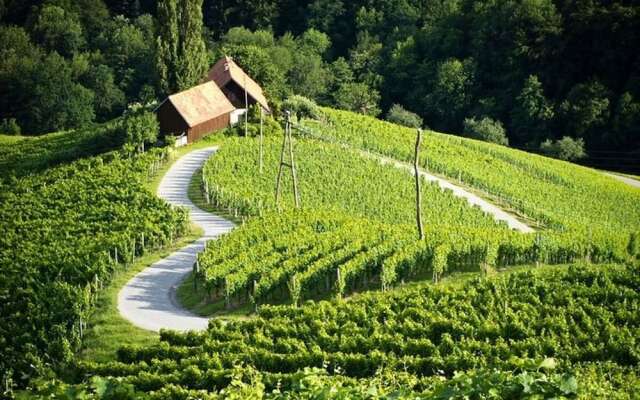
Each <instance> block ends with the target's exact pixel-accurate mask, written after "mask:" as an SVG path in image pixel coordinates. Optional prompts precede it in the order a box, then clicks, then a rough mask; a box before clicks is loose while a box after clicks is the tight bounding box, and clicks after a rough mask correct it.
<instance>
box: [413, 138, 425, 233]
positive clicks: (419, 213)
mask: <svg viewBox="0 0 640 400" xmlns="http://www.w3.org/2000/svg"><path fill="white" fill-rule="evenodd" d="M421 140H422V129H420V128H418V135H417V137H416V154H415V158H414V160H413V171H414V176H415V178H416V222H417V224H418V237H419V238H420V240H423V239H424V228H423V227H422V207H421V203H422V201H421V196H420V171H419V170H418V159H419V156H420V141H421Z"/></svg>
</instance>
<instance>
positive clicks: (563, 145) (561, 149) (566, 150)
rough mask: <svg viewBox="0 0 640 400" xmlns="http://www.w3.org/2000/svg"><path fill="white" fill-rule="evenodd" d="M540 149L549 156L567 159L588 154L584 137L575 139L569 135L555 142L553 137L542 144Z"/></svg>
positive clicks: (575, 158)
mask: <svg viewBox="0 0 640 400" xmlns="http://www.w3.org/2000/svg"><path fill="white" fill-rule="evenodd" d="M540 151H541V152H542V153H544V154H545V155H547V156H550V157H554V158H559V159H561V160H566V161H573V160H579V159H581V158H584V157H586V156H587V153H586V152H585V151H584V140H583V139H582V138H578V139H573V138H571V137H569V136H565V137H563V138H562V139H560V140H556V141H555V142H554V141H551V139H547V140H545V141H544V142H542V143H541V144H540Z"/></svg>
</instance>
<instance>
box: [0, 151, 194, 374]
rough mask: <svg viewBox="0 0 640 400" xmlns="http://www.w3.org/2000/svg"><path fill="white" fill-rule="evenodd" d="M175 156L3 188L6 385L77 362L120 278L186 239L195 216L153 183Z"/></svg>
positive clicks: (0, 341)
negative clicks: (100, 304)
mask: <svg viewBox="0 0 640 400" xmlns="http://www.w3.org/2000/svg"><path fill="white" fill-rule="evenodd" d="M33 141H35V140H29V141H28V142H29V143H31V142H33ZM166 157H167V152H166V150H164V149H162V150H160V149H158V150H154V151H151V152H148V153H146V154H144V155H139V156H135V157H134V158H132V159H122V158H121V156H120V154H119V153H117V152H114V153H107V154H105V155H103V156H100V157H94V158H89V159H83V160H78V161H74V162H72V163H69V164H67V165H63V166H59V167H55V168H51V169H48V170H46V171H44V172H41V173H35V174H31V175H29V176H25V177H22V178H20V179H16V178H12V179H8V180H7V182H5V183H0V221H1V223H0V224H1V225H0V228H1V230H2V235H0V271H1V274H0V303H2V309H1V320H2V324H1V325H0V347H1V348H2V357H1V358H0V375H2V377H3V379H4V380H3V382H5V384H7V382H11V381H12V380H13V381H14V382H16V383H18V384H20V385H22V384H24V383H25V382H26V381H28V380H29V379H30V378H31V377H34V376H38V375H39V374H41V373H42V372H43V370H46V369H47V368H49V367H58V366H60V365H64V364H65V363H68V362H70V361H71V359H72V357H73V352H74V350H76V349H77V347H78V345H79V344H80V341H81V339H82V336H83V331H84V330H85V329H86V322H87V320H88V316H89V315H90V313H91V310H92V306H93V304H94V302H95V300H96V297H97V294H98V292H99V291H100V289H101V288H102V287H103V286H104V285H106V284H108V282H109V278H110V276H111V275H112V274H113V272H114V271H116V270H118V269H121V268H123V266H125V265H127V264H129V263H131V262H132V261H133V259H134V258H135V257H136V256H137V255H140V254H142V253H144V252H145V251H149V250H152V249H155V248H158V247H160V246H163V245H165V244H168V243H170V242H172V241H173V239H174V238H177V237H178V236H180V235H182V234H183V233H185V232H186V230H187V229H188V222H187V216H186V214H185V213H184V212H182V211H181V210H177V209H171V207H169V206H168V205H167V204H166V203H164V202H163V201H161V200H160V199H158V198H156V197H155V196H154V195H152V194H151V193H149V192H148V191H147V190H146V189H145V188H144V186H143V182H144V181H146V179H148V177H149V176H151V175H152V174H153V173H154V171H155V170H157V169H158V168H159V167H160V165H162V163H164V162H165V160H166ZM17 333H19V334H17Z"/></svg>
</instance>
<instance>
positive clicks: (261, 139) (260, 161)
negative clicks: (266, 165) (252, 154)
mask: <svg viewBox="0 0 640 400" xmlns="http://www.w3.org/2000/svg"><path fill="white" fill-rule="evenodd" d="M262 143H263V137H262V106H260V160H259V164H260V167H259V168H260V173H262V158H263V157H262Z"/></svg>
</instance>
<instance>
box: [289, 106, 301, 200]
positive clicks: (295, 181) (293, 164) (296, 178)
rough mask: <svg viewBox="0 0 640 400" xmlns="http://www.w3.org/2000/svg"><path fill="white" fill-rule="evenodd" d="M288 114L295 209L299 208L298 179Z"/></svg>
mask: <svg viewBox="0 0 640 400" xmlns="http://www.w3.org/2000/svg"><path fill="white" fill-rule="evenodd" d="M290 118H291V117H290V114H289V113H288V114H287V126H288V127H289V158H290V163H291V174H292V175H293V196H294V200H295V202H296V208H300V194H299V193H298V177H297V176H296V162H295V160H294V158H293V138H292V137H291V121H290Z"/></svg>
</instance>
